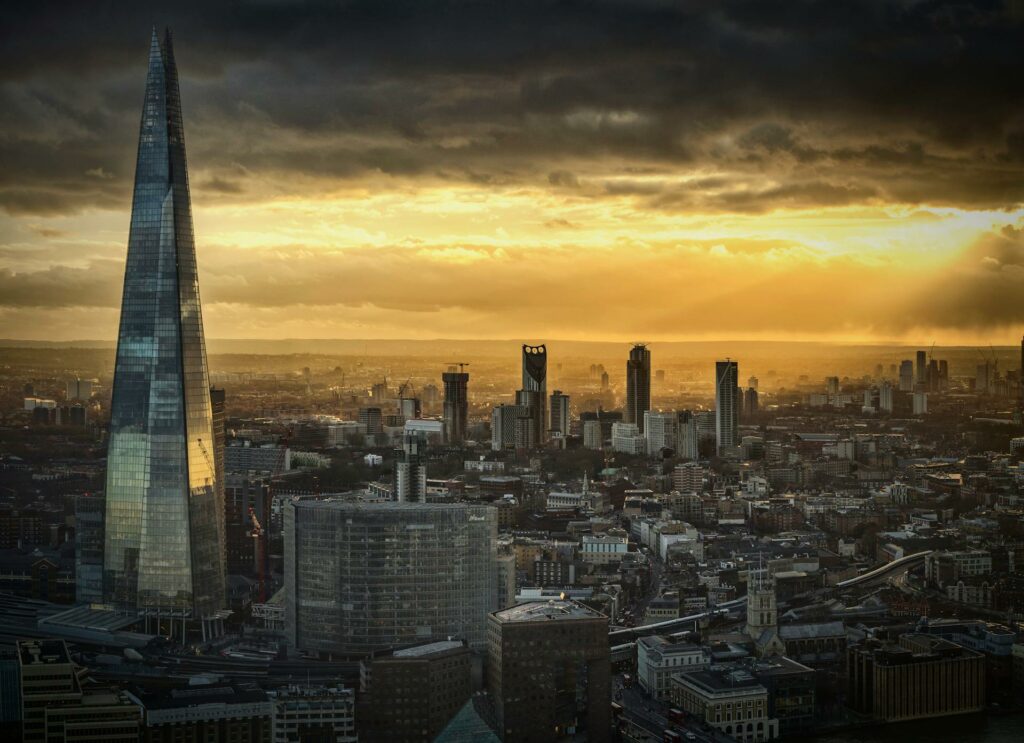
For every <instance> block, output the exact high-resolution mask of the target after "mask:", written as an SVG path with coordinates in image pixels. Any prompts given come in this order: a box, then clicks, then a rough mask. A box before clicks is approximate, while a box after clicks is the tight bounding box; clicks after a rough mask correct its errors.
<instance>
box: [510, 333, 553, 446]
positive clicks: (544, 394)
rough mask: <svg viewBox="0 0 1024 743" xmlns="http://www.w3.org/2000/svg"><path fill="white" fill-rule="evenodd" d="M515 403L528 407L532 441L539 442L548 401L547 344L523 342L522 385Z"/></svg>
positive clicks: (541, 437) (543, 434)
mask: <svg viewBox="0 0 1024 743" xmlns="http://www.w3.org/2000/svg"><path fill="white" fill-rule="evenodd" d="M516 403H517V404H519V405H528V406H529V407H530V417H531V418H532V419H533V435H534V441H535V442H536V443H538V444H540V443H541V442H543V441H544V438H545V435H546V434H547V426H546V425H545V422H544V419H545V418H546V416H545V413H546V411H547V403H548V349H547V346H544V345H543V344H542V345H540V346H528V345H526V344H523V387H522V389H521V390H520V391H519V392H518V393H517V395H516Z"/></svg>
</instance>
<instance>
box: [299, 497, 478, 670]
mask: <svg viewBox="0 0 1024 743" xmlns="http://www.w3.org/2000/svg"><path fill="white" fill-rule="evenodd" d="M496 513H497V512H496V510H495V509H494V508H493V507H491V506H473V505H467V504H464V503H454V504H428V503H398V502H388V503H354V502H347V501H340V500H337V501H334V500H327V501H296V502H293V503H289V504H288V505H287V507H286V508H285V513H284V543H285V554H284V572H285V576H284V580H285V594H286V596H287V599H286V601H287V603H286V615H285V626H286V628H287V630H286V631H287V634H288V645H289V647H290V648H291V649H293V650H299V651H303V652H307V653H316V654H319V655H327V654H331V655H345V656H354V655H365V654H367V653H370V652H372V651H375V650H382V649H385V648H389V647H394V646H396V645H403V644H409V643H416V642H425V641H429V640H438V639H445V638H447V637H455V638H458V639H465V640H467V641H468V642H469V645H470V647H472V648H474V649H476V650H483V649H484V648H485V646H486V633H487V615H488V613H489V612H492V611H494V610H495V609H496V608H497V580H496V578H497V574H496V569H497V563H496V552H495V540H496V537H497V515H496Z"/></svg>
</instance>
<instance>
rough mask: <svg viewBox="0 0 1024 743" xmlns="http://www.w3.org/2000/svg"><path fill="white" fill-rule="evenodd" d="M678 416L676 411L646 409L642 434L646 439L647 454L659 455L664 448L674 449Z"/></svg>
mask: <svg viewBox="0 0 1024 743" xmlns="http://www.w3.org/2000/svg"><path fill="white" fill-rule="evenodd" d="M678 421H679V416H678V414H677V413H675V412H674V411H673V412H670V413H660V412H652V411H650V410H648V411H647V412H646V413H644V436H645V438H646V439H647V455H648V456H651V457H657V456H661V452H662V451H663V450H664V449H672V450H673V451H675V449H676V444H677V441H676V434H677V433H678V431H677V428H678Z"/></svg>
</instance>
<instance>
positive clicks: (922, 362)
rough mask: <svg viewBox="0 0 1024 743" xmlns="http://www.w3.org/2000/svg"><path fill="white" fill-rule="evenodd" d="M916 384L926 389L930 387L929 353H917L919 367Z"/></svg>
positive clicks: (917, 368)
mask: <svg viewBox="0 0 1024 743" xmlns="http://www.w3.org/2000/svg"><path fill="white" fill-rule="evenodd" d="M914 383H915V385H916V386H919V387H921V388H922V389H924V388H925V387H927V386H928V352H927V351H918V352H917V365H916V371H915V379H914Z"/></svg>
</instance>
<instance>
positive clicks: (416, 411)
mask: <svg viewBox="0 0 1024 743" xmlns="http://www.w3.org/2000/svg"><path fill="white" fill-rule="evenodd" d="M422 410H423V407H422V406H421V405H420V399H419V398H418V397H401V398H399V399H398V414H399V415H400V416H402V418H404V419H405V420H407V421H408V420H415V419H417V418H419V417H420V414H421V412H422Z"/></svg>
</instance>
